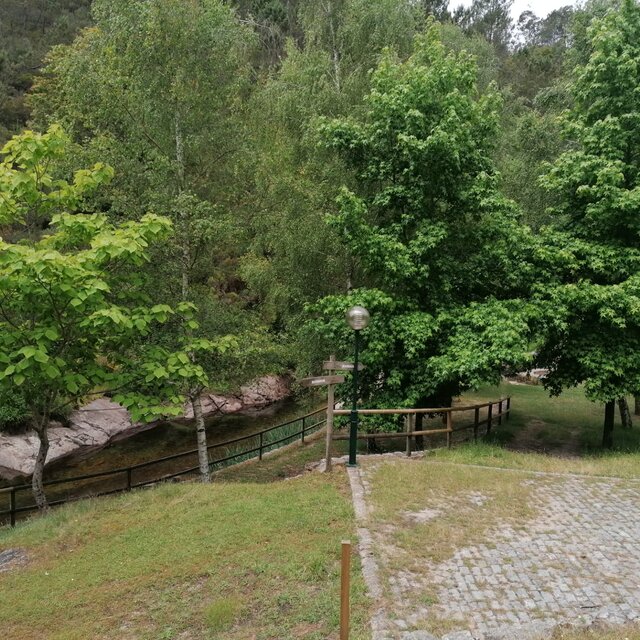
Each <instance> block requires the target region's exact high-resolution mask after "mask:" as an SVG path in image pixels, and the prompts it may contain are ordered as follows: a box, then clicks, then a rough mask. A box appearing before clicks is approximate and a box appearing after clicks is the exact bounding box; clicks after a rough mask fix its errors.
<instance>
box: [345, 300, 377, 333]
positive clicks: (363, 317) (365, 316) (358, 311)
mask: <svg viewBox="0 0 640 640" xmlns="http://www.w3.org/2000/svg"><path fill="white" fill-rule="evenodd" d="M370 317H371V316H370V315H369V312H368V311H367V310H366V309H365V308H364V307H360V306H357V305H356V306H355V307H351V309H349V311H347V322H348V323H349V326H350V327H351V328H352V329H353V330H354V331H360V330H361V329H365V328H366V326H367V325H368V324H369V318H370Z"/></svg>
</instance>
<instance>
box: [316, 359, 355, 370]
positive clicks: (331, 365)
mask: <svg viewBox="0 0 640 640" xmlns="http://www.w3.org/2000/svg"><path fill="white" fill-rule="evenodd" d="M322 368H323V369H325V370H327V371H353V362H339V361H334V360H327V361H326V362H324V363H323V364H322ZM363 369H364V365H363V364H362V363H361V362H358V371H362V370H363Z"/></svg>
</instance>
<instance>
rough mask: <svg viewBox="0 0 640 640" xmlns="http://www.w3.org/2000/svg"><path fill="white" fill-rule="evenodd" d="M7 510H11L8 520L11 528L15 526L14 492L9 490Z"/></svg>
mask: <svg viewBox="0 0 640 640" xmlns="http://www.w3.org/2000/svg"><path fill="white" fill-rule="evenodd" d="M9 509H10V510H11V514H10V516H9V517H10V519H11V526H12V527H15V526H16V490H15V489H11V495H10V496H9Z"/></svg>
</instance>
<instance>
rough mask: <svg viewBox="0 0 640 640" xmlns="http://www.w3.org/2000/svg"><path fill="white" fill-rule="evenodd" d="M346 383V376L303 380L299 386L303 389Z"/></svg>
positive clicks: (299, 381)
mask: <svg viewBox="0 0 640 640" xmlns="http://www.w3.org/2000/svg"><path fill="white" fill-rule="evenodd" d="M341 382H344V376H316V377H315V378H302V380H298V384H301V385H302V386H303V387H323V386H326V385H328V384H340V383H341Z"/></svg>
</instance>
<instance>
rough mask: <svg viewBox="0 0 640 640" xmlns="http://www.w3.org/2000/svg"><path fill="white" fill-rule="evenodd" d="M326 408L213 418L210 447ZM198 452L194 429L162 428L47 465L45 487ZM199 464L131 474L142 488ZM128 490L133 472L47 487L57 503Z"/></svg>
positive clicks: (183, 462) (303, 405)
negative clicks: (73, 478) (148, 482)
mask: <svg viewBox="0 0 640 640" xmlns="http://www.w3.org/2000/svg"><path fill="white" fill-rule="evenodd" d="M321 406H322V404H321V402H319V401H318V399H317V398H306V399H304V400H293V399H288V400H283V401H281V402H277V403H275V404H273V405H270V406H269V407H267V408H265V409H262V410H259V411H252V412H247V413H243V414H233V415H228V416H220V417H213V418H209V419H208V420H207V443H208V445H215V444H219V443H224V442H227V441H229V440H233V439H235V438H241V437H244V436H251V435H253V434H256V433H258V432H259V431H263V430H264V429H268V428H269V427H273V426H276V425H280V424H282V423H284V422H288V421H290V420H295V419H296V418H299V417H300V416H302V415H304V414H306V413H310V412H311V411H315V410H317V409H319V408H321ZM298 424H299V423H298ZM295 428H298V429H299V428H300V427H299V426H296V427H295ZM254 441H255V442H254ZM258 441H259V439H258V436H256V437H255V438H249V439H247V440H246V441H243V442H242V443H239V444H238V445H231V446H230V447H220V448H216V449H213V450H211V451H210V459H211V460H212V461H215V460H218V459H220V458H223V457H224V456H227V455H232V454H235V453H236V452H237V451H238V447H239V446H242V447H243V448H244V449H249V448H252V447H255V446H257V444H258ZM195 448H196V433H195V428H194V426H193V424H186V425H185V424H175V423H161V424H158V425H157V426H154V427H152V428H151V429H148V430H146V431H142V432H140V433H137V434H135V435H132V436H130V437H128V438H125V439H123V440H119V441H117V442H113V443H112V444H110V445H107V446H106V447H104V448H102V449H99V450H93V451H87V452H84V453H81V454H76V455H74V456H69V457H67V458H64V459H62V460H58V461H57V462H55V463H53V464H51V465H48V466H47V468H46V469H45V477H44V479H45V482H49V481H56V480H61V479H63V478H72V477H77V476H85V475H90V474H95V473H102V472H107V471H110V470H113V469H124V468H126V467H131V466H133V465H138V464H142V463H146V462H149V461H152V460H156V459H158V458H163V457H165V456H172V455H174V454H179V453H183V452H187V451H193V450H194V449H195ZM253 455H255V454H253ZM197 464H198V462H197V455H196V454H192V455H189V456H185V457H180V458H179V459H178V460H170V461H166V462H162V463H159V464H154V465H151V466H149V467H144V468H142V469H135V470H133V473H131V474H130V477H129V482H131V484H132V485H134V486H135V485H136V484H138V483H144V482H147V481H150V480H155V479H157V478H160V477H162V476H164V475H168V474H172V473H177V472H180V471H183V470H184V469H187V468H190V467H195V466H197ZM23 483H24V480H22V479H20V480H17V481H15V482H13V483H6V482H4V483H1V484H0V487H2V486H9V485H10V484H13V485H18V484H23ZM126 486H127V473H126V471H125V472H122V473H117V474H113V475H108V476H103V477H100V478H90V479H87V480H82V481H78V482H75V481H74V482H68V483H64V484H60V485H58V484H55V485H52V486H49V487H46V493H47V497H48V498H49V500H50V501H52V502H55V501H57V500H65V501H66V500H69V499H73V498H77V497H82V496H87V495H95V494H96V493H104V492H105V491H117V490H121V489H122V488H124V487H126ZM8 499H9V495H8V494H6V493H5V494H2V495H0V511H4V510H5V509H6V508H8V506H9V505H8ZM5 503H7V504H5ZM16 504H17V506H18V507H27V506H29V505H31V504H33V498H32V496H31V491H30V490H28V489H26V488H25V489H23V490H20V491H18V492H17V496H16ZM3 520H5V518H2V517H0V524H2V522H3Z"/></svg>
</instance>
